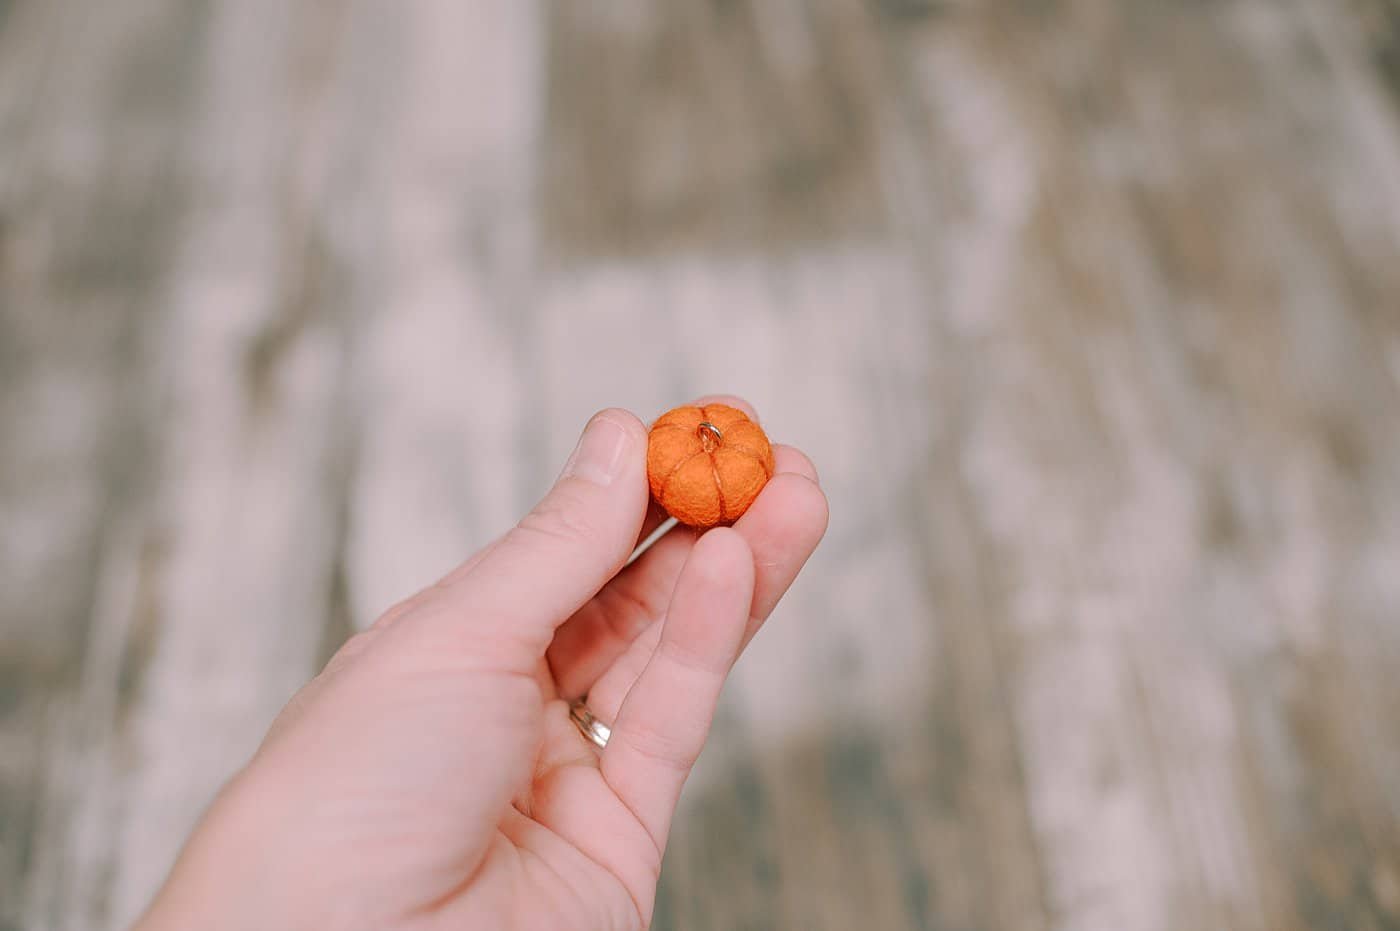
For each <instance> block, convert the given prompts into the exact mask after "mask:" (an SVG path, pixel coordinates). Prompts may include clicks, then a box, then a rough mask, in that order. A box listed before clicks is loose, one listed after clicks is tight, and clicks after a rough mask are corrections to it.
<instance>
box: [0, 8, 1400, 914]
mask: <svg viewBox="0 0 1400 931" xmlns="http://www.w3.org/2000/svg"><path fill="white" fill-rule="evenodd" d="M1398 10H1400V8H1397V7H1396V6H1395V3H1394V2H1393V0H1350V2H1341V0H1338V2H1335V3H1319V2H1309V0H1292V2H1287V3H1270V2H1264V0H1221V2H1216V3H1177V4H1159V3H1152V2H1149V0H1132V2H1127V3H1107V2H1103V0H1050V2H1041V3H1026V2H1020V0H984V2H978V3H926V2H909V0H883V2H878V3H856V2H854V0H825V2H816V3H797V2H791V0H774V2H767V0H765V2H763V3H757V2H754V3H743V2H713V3H700V4H673V5H665V4H661V5H658V4H645V3H638V2H634V3H614V4H608V5H606V6H605V7H604V6H589V5H579V4H569V3H564V2H554V3H538V4H537V3H520V2H512V0H499V2H497V0H492V2H484V3H473V4H459V3H453V2H450V0H416V2H412V3H404V4H394V5H382V4H371V3H361V2H357V0H316V2H309V3H305V4H296V5H287V4H278V3H275V2H271V0H255V2H249V0H240V2H233V0H212V2H209V3H205V4H199V5H190V4H177V3H171V2H168V0H129V2H127V3H123V4H92V3H84V2H82V0H14V2H13V3H0V591H3V593H4V599H3V608H0V929H7V928H26V929H36V931H37V929H69V928H74V929H76V928H118V927H121V926H123V925H124V924H125V923H126V922H127V921H129V920H130V918H131V917H132V916H133V915H134V914H135V913H136V911H137V910H139V908H140V907H141V905H142V904H143V902H144V900H145V898H146V897H147V896H148V895H149V893H150V891H151V890H152V888H153V887H154V886H155V884H156V883H158V882H159V880H160V877H161V875H162V874H163V872H164V870H165V869H166V868H167V866H168V864H169V862H170V860H171V858H172V857H173V855H174V853H175V851H176V849H177V848H178V845H179V843H180V841H181V840H182V839H183V837H184V835H185V833H186V832H187V831H188V829H189V827H190V825H191V824H192V822H193V820H194V819H195V818H196V817H197V816H198V814H199V811H200V809H201V808H202V806H203V805H204V804H205V803H206V801H207V800H208V798H209V797H210V795H211V793H212V792H213V791H214V790H215V789H216V788H217V786H218V784H219V783H220V781H221V780H222V779H223V778H224V777H225V776H226V775H227V774H228V773H229V772H230V771H231V770H232V769H233V768H234V767H236V766H237V765H238V764H239V763H240V762H241V761H242V760H243V759H244V758H245V757H246V755H247V753H248V752H249V750H250V749H251V747H252V746H253V745H254V744H255V743H256V741H257V739H258V736H259V735H260V733H261V732H262V730H263V728H264V727H265V726H266V724H267V722H268V721H269V719H270V718H271V716H272V715H273V714H274V713H275V711H276V710H277V708H278V706H279V705H280V704H281V703H282V702H283V701H284V700H285V698H286V697H287V695H288V694H289V693H290V692H291V690H292V689H294V688H295V687H296V685H297V684H298V683H299V682H300V681H302V680H303V679H304V678H306V677H307V676H309V675H310V674H311V673H312V671H313V670H314V669H315V668H316V666H317V664H318V663H319V662H320V661H321V660H322V659H323V658H324V657H325V655H326V653H327V652H328V651H329V650H330V649H332V648H333V647H334V645H335V644H336V643H337V642H338V641H339V640H340V639H341V638H343V637H344V636H345V634H346V633H347V632H348V631H350V630H352V629H354V628H355V627H357V626H363V625H365V624H367V623H369V622H370V621H371V620H372V619H373V618H374V617H375V616H376V614H377V613H378V612H379V611H381V610H382V609H383V608H384V607H385V606H387V605H388V604H389V603H391V602H392V601H393V600H395V599H396V598H398V597H401V596H402V595H403V594H405V593H406V592H407V591H410V590H412V589H413V588H415V587H417V586H419V585H422V584H424V583H425V582H427V581H429V580H431V579H432V578H433V577H435V576H436V575H438V574H440V573H441V572H442V571H443V570H444V569H446V568H447V567H449V566H450V565H452V564H453V563H454V562H455V561H457V560H458V559H460V558H462V557H463V556H464V555H465V554H466V553H468V552H470V551H471V550H472V549H473V548H474V547H475V546H477V545H479V544H480V543H481V542H482V541H484V540H486V539H488V538H489V537H490V536H492V535H494V534H495V533H496V532H498V531H499V530H500V529H501V528H502V527H504V526H505V525H507V524H508V523H509V521H510V520H511V519H512V518H513V516H514V515H515V514H516V513H518V512H519V511H520V510H521V509H523V508H524V507H526V506H527V505H528V503H529V502H530V501H531V500H533V498H534V497H535V496H536V495H537V494H538V493H539V492H540V491H542V490H543V489H544V488H545V487H546V486H547V484H548V483H549V481H550V480H551V479H552V477H553V472H554V469H555V468H557V464H558V463H559V462H560V461H561V460H562V458H563V456H564V455H565V454H566V453H567V450H568V449H569V447H570V446H571V444H572V442H573V440H574V436H575V433H576V431H577V429H578V428H579V426H580V425H581V424H582V422H583V420H584V418H586V417H587V415H588V414H589V413H591V412H592V411H593V410H595V409H597V408H599V407H602V406H606V405H612V404H618V405H623V406H628V407H631V408H633V409H635V410H637V411H638V412H639V413H642V414H643V415H647V414H650V413H653V412H655V411H657V410H660V409H663V408H665V407H667V406H669V405H671V404H674V403H677V402H678V401H680V400H683V399H685V398H686V397H688V396H693V395H695V394H699V393H701V392H706V391H715V390H724V391H736V392H738V393H741V394H745V395H746V396H748V397H749V398H750V399H751V400H753V401H754V402H755V404H756V405H757V406H758V408H759V410H760V413H761V414H762V416H763V418H764V420H765V422H766V423H767V424H768V425H769V427H770V428H771V430H772V432H773V433H774V435H775V436H776V438H778V439H780V440H783V441H787V442H793V443H796V444H798V445H800V446H802V447H803V448H805V449H807V450H808V451H809V452H810V453H811V454H812V455H813V458H814V459H815V460H816V461H817V464H818V467H819V468H820V470H821V473H822V479H823V483H824V485H825V487H826V489H827V491H828V494H829V496H830V497H831V499H832V504H833V518H832V525H831V532H830V535H829V537H828V540H827V542H826V543H825V544H824V546H823V548H822V550H821V551H820V552H819V553H818V555H817V557H816V558H815V559H814V560H813V565H812V567H811V571H810V572H809V573H808V574H806V575H805V576H804V577H803V578H802V579H801V580H800V581H799V583H798V584H797V586H796V587H795V588H794V590H793V592H792V593H791V596H790V597H789V599H788V600H787V601H786V602H785V603H784V605H783V606H782V607H781V608H780V609H779V611H778V612H777V614H776V615H775V616H774V618H773V619H772V621H771V622H770V626H769V628H768V629H767V630H766V631H765V632H764V634H763V635H762V636H761V637H759V638H758V639H757V640H756V641H755V642H754V644H753V646H752V648H751V650H750V654H749V655H748V656H747V657H746V658H745V659H744V661H743V662H742V663H741V664H740V665H739V667H738V668H737V670H736V672H735V678H734V681H733V682H732V684H731V687H730V688H729V690H728V691H727V693H726V698H725V702H724V705H723V708H722V713H721V716H720V720H719V722H718V725H717V728H716V732H715V735H714V738H713V740H712V744H711V747H710V748H709V749H708V750H707V752H706V755H705V757H704V758H703V759H702V761H701V765H700V767H699V769H698V770H697V772H696V774H695V776H694V779H693V781H692V783H691V785H690V786H689V787H688V789H687V793H686V796H685V798H684V800H683V811H682V813H681V815H680V816H679V818H678V820H677V823H676V827H675V836H674V838H673V841H672V845H671V849H670V850H669V852H668V857H667V862H666V866H665V871H664V875H663V881H662V891H661V897H660V901H659V903H658V909H657V920H656V926H657V927H658V928H674V929H684V931H692V929H710V928H713V929H733V928H803V929H823V928H833V929H835V928H840V929H849V928H852V927H858V928H870V929H886V928H888V929H903V928H928V929H966V928H979V929H980V928H985V929H1018V931H1019V929H1037V928H1045V929H1066V931H1069V929H1075V931H1077V929H1086V931H1089V929H1099V928H1104V929H1113V931H1158V929H1162V931H1165V929H1188V928H1189V929H1193V931H1194V929H1202V928H1231V929H1261V931H1262V929H1268V931H1289V929H1304V928H1308V929H1311V928H1328V929H1330V928H1347V929H1386V928H1397V927H1400V681H1398V679H1400V677H1398V675H1397V674H1400V569H1397V561H1398V560H1400V310H1397V308H1400V81H1398V80H1397V78H1396V74H1397V68H1396V65H1395V62H1396V60H1397V55H1396V53H1395V48H1396V45H1397V41H1396V36H1397V34H1400V29H1398V28H1397V25H1396V24H1397V23H1400V12H1398Z"/></svg>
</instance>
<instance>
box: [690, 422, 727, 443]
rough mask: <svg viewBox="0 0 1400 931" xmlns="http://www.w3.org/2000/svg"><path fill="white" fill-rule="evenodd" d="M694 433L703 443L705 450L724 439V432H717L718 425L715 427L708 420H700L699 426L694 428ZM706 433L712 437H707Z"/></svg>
mask: <svg viewBox="0 0 1400 931" xmlns="http://www.w3.org/2000/svg"><path fill="white" fill-rule="evenodd" d="M695 433H696V435H697V436H699V437H700V442H702V443H703V444H704V445H705V449H707V450H709V449H713V448H714V447H715V446H717V445H719V443H720V442H721V441H722V440H723V439H724V434H722V433H720V432H719V427H716V426H715V425H714V424H712V423H710V422H709V421H708V420H704V421H701V422H700V426H698V427H696V428H695ZM707 433H708V434H710V436H712V437H714V439H710V438H709V437H707V436H706V435H705V434H707Z"/></svg>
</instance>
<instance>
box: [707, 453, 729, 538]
mask: <svg viewBox="0 0 1400 931" xmlns="http://www.w3.org/2000/svg"><path fill="white" fill-rule="evenodd" d="M710 474H711V475H713V476H714V478H715V494H716V495H718V496H719V519H720V520H721V521H725V520H728V519H729V513H728V511H729V508H728V506H727V505H726V504H725V503H724V483H723V482H721V481H720V480H719V460H718V459H716V458H715V454H714V453H710Z"/></svg>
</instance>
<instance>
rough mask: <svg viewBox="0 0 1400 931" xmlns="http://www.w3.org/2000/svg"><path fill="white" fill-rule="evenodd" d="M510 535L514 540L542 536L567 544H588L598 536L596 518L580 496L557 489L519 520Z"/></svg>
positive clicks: (533, 538)
mask: <svg viewBox="0 0 1400 931" xmlns="http://www.w3.org/2000/svg"><path fill="white" fill-rule="evenodd" d="M510 536H511V537H512V538H513V539H514V542H516V543H525V542H533V541H534V540H536V539H539V538H544V539H546V540H549V541H553V542H562V543H566V544H569V545H577V544H580V543H585V544H591V543H594V542H596V541H598V540H599V539H600V536H601V534H600V532H599V529H598V527H597V525H596V522H595V521H594V520H593V519H592V518H590V517H589V516H588V508H587V507H586V505H585V502H584V501H583V500H581V498H580V496H578V495H576V494H571V493H570V492H568V491H567V490H565V489H557V490H556V491H555V492H554V493H553V494H552V495H550V497H549V499H548V500H546V501H543V502H541V503H540V505H539V506H538V507H536V508H535V509H534V510H533V511H531V512H530V513H529V514H526V515H525V517H524V518H523V519H522V520H521V521H520V523H519V524H517V525H516V526H515V528H514V529H513V530H512V531H511V533H510Z"/></svg>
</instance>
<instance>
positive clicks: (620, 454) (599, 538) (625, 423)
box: [438, 408, 648, 664]
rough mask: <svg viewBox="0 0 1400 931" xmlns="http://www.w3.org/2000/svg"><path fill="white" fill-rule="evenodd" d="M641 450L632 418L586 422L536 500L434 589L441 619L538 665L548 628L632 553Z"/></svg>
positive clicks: (614, 414)
mask: <svg viewBox="0 0 1400 931" xmlns="http://www.w3.org/2000/svg"><path fill="white" fill-rule="evenodd" d="M646 446H647V434H646V428H645V427H644V426H643V425H642V422H641V421H640V420H638V419H637V417H636V416H635V415H633V414H631V413H629V412H627V411H624V410H619V409H615V408H614V409H608V410H604V411H601V412H599V413H598V414H595V415H594V416H593V418H592V419H591V420H589V422H588V425H587V426H586V427H585V428H584V431H583V435H582V436H581V437H580V438H579V441H578V445H577V446H576V447H575V449H574V451H573V454H572V455H570V456H569V459H568V461H567V462H566V463H565V464H564V469H563V471H562V472H561V473H560V475H559V478H558V480H557V481H556V482H555V484H554V487H553V488H552V489H550V491H549V493H548V494H547V495H546V496H545V497H544V499H543V500H542V501H541V502H540V503H539V504H538V505H536V506H535V508H534V510H532V511H530V513H529V514H527V515H525V517H524V518H523V519H522V520H521V521H520V523H519V524H517V525H516V526H515V527H513V528H511V530H510V531H508V532H507V533H506V535H505V536H504V537H502V538H501V539H499V540H497V541H496V543H495V544H494V545H492V546H491V547H490V549H489V550H487V551H486V552H485V553H483V554H482V556H481V558H480V559H478V560H477V561H476V563H475V565H472V566H470V567H469V568H467V569H466V571H464V572H461V573H454V574H453V575H452V576H449V577H448V579H446V580H444V582H443V583H442V584H441V585H440V587H439V592H438V595H439V597H440V598H441V599H442V601H443V602H445V603H444V604H443V605H442V606H443V607H444V608H447V609H448V610H447V611H445V612H444V614H443V615H440V616H446V617H451V618H453V622H454V623H456V624H466V625H468V626H470V628H471V633H472V634H474V635H476V636H480V637H484V638H486V639H487V640H490V641H495V642H498V643H502V644H509V645H515V646H519V647H524V648H525V650H524V655H522V656H521V657H520V658H521V659H522V660H526V661H528V662H530V663H532V664H533V663H534V662H535V661H536V660H538V658H539V657H540V656H541V655H543V652H544V650H545V648H546V647H547V646H548V645H549V641H550V639H551V638H552V637H553V636H554V629H555V627H557V626H558V625H559V624H560V623H562V622H563V621H564V619H565V618H567V617H569V616H570V615H571V614H573V613H574V612H575V611H577V610H578V609H579V608H580V607H582V606H583V604H584V603H585V602H587V601H588V599H590V598H592V597H593V596H594V595H595V594H597V592H598V590H599V589H601V588H602V587H603V585H604V584H605V583H606V582H607V581H608V580H609V579H610V578H612V577H613V576H614V575H616V574H617V572H618V570H619V569H621V568H622V566H623V564H624V563H625V562H626V561H627V557H628V556H629V555H630V554H631V552H632V548H633V545H634V544H635V543H636V540H637V534H638V533H639V532H640V530H641V526H642V521H643V519H644V518H645V517H646V509H647V494H648V490H647V479H646Z"/></svg>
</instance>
